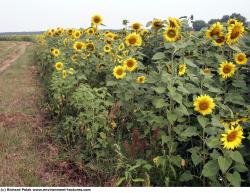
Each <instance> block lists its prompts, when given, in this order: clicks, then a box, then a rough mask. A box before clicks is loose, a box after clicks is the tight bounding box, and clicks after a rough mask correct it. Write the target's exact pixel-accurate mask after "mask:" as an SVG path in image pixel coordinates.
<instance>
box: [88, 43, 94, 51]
mask: <svg viewBox="0 0 250 193" xmlns="http://www.w3.org/2000/svg"><path fill="white" fill-rule="evenodd" d="M86 50H87V51H88V52H94V51H95V45H94V43H93V42H88V43H86Z"/></svg>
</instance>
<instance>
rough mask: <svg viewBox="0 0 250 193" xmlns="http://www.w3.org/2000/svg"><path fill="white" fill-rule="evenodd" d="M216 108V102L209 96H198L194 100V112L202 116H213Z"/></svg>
mask: <svg viewBox="0 0 250 193" xmlns="http://www.w3.org/2000/svg"><path fill="white" fill-rule="evenodd" d="M214 107H215V104H214V100H213V99H212V98H211V97H210V96H208V95H201V96H198V97H197V98H196V99H195V100H194V110H195V111H197V112H199V113H200V114H202V115H208V114H211V113H212V111H213V109H214Z"/></svg>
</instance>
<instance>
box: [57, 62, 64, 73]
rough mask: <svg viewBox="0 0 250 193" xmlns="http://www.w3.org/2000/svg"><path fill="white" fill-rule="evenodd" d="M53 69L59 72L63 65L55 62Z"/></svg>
mask: <svg viewBox="0 0 250 193" xmlns="http://www.w3.org/2000/svg"><path fill="white" fill-rule="evenodd" d="M55 68H56V70H58V71H61V70H62V69H63V63H62V62H57V63H56V64H55Z"/></svg>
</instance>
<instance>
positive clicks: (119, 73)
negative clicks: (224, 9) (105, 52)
mask: <svg viewBox="0 0 250 193" xmlns="http://www.w3.org/2000/svg"><path fill="white" fill-rule="evenodd" d="M125 70H126V68H125V67H124V66H121V65H119V66H116V67H115V68H114V69H113V74H114V76H115V77H116V79H122V78H124V76H125V75H126V73H125Z"/></svg>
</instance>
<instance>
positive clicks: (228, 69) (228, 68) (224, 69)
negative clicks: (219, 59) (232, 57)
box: [219, 61, 236, 79]
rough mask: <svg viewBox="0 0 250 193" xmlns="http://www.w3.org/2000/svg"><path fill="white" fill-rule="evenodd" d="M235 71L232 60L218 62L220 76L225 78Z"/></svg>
mask: <svg viewBox="0 0 250 193" xmlns="http://www.w3.org/2000/svg"><path fill="white" fill-rule="evenodd" d="M235 71H236V66H235V65H234V64H233V63H232V62H227V61H225V62H223V63H221V64H220V68H219V74H220V75H221V76H222V78H224V79H227V78H229V77H231V76H233V75H234V73H235Z"/></svg>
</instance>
